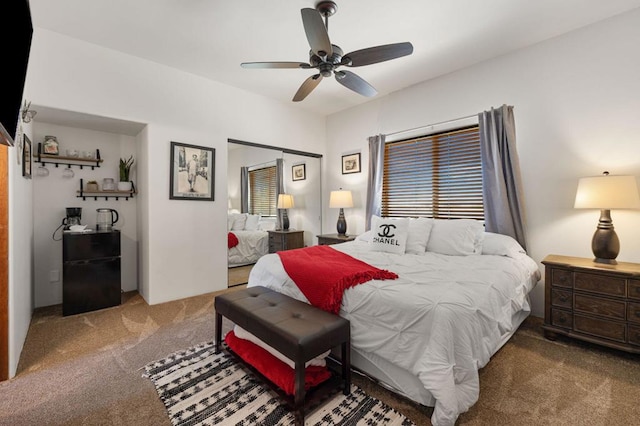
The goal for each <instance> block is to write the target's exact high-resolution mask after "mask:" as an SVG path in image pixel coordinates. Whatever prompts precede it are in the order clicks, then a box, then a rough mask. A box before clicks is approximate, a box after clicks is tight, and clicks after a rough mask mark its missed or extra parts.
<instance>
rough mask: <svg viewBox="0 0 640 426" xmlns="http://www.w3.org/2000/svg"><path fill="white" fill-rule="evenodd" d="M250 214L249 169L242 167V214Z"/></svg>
mask: <svg viewBox="0 0 640 426" xmlns="http://www.w3.org/2000/svg"><path fill="white" fill-rule="evenodd" d="M248 212H249V168H248V167H244V166H243V167H240V213H248Z"/></svg>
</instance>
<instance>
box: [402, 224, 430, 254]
mask: <svg viewBox="0 0 640 426" xmlns="http://www.w3.org/2000/svg"><path fill="white" fill-rule="evenodd" d="M432 226H433V219H427V218H426V217H418V218H409V234H408V236H407V247H406V249H405V253H410V254H424V253H425V252H426V251H427V242H428V241H429V235H430V234H431V227H432Z"/></svg>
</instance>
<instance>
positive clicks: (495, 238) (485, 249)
mask: <svg viewBox="0 0 640 426" xmlns="http://www.w3.org/2000/svg"><path fill="white" fill-rule="evenodd" d="M482 254H492V255H496V256H507V257H513V258H516V257H518V256H521V255H523V254H527V252H526V251H525V250H524V249H523V248H522V246H521V245H520V243H518V242H517V241H516V240H515V239H514V238H513V237H510V236H509V235H502V234H495V233H493V232H485V233H484V241H483V242H482Z"/></svg>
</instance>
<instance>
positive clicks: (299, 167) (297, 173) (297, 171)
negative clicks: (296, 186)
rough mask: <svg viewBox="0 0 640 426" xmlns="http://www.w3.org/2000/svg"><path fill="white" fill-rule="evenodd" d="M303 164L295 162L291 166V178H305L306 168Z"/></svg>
mask: <svg viewBox="0 0 640 426" xmlns="http://www.w3.org/2000/svg"><path fill="white" fill-rule="evenodd" d="M305 167H306V166H305V165H304V164H296V165H295V166H293V167H291V179H292V180H305V179H306V178H307V170H306V168H305Z"/></svg>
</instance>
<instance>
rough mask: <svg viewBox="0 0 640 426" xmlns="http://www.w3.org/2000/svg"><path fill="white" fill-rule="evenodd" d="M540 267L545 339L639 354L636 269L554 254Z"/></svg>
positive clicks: (638, 274)
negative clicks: (567, 338)
mask: <svg viewBox="0 0 640 426" xmlns="http://www.w3.org/2000/svg"><path fill="white" fill-rule="evenodd" d="M542 263H543V264H544V265H545V313H544V325H543V326H542V328H543V329H544V333H545V337H547V338H549V339H552V340H553V339H554V338H555V335H556V334H563V335H566V336H570V337H574V338H577V339H581V340H585V341H588V342H592V343H597V344H601V345H604V346H609V347H611V348H615V349H620V350H623V351H627V352H632V353H640V264H637V263H627V262H619V263H618V264H617V265H606V264H600V263H595V262H593V260H592V259H585V258H581V257H568V256H559V255H549V256H547V257H546V258H545V259H544V260H543V261H542Z"/></svg>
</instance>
